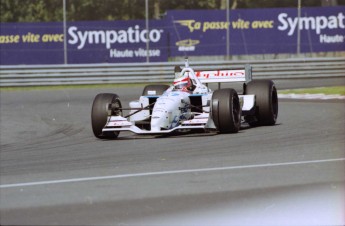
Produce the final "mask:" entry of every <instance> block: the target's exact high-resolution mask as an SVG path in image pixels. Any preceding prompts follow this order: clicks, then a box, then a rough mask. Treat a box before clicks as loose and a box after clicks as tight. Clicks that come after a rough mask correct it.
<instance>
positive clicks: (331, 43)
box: [166, 7, 345, 56]
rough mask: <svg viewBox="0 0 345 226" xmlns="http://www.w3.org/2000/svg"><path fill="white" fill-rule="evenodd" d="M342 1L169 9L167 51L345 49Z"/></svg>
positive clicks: (175, 53)
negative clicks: (302, 5)
mask: <svg viewBox="0 0 345 226" xmlns="http://www.w3.org/2000/svg"><path fill="white" fill-rule="evenodd" d="M344 18H345V7H315V8H302V10H301V18H300V20H299V22H298V17H297V9H292V8H276V9H238V10H231V11H230V20H229V23H227V21H226V11H225V10H188V13H186V11H183V10H180V11H168V13H167V17H166V20H167V22H168V23H169V28H170V46H171V49H170V51H171V56H183V55H197V56H201V55H226V53H227V51H226V50H227V49H226V48H227V44H226V43H227V42H226V38H227V32H229V36H230V48H229V52H230V54H231V55H244V54H278V53H296V51H297V44H298V41H297V36H298V28H300V50H301V53H306V52H329V51H344V50H345V41H344V38H345V20H344Z"/></svg>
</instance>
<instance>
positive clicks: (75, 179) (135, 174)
mask: <svg viewBox="0 0 345 226" xmlns="http://www.w3.org/2000/svg"><path fill="white" fill-rule="evenodd" d="M340 161H345V158H338V159H323V160H310V161H300V162H282V163H267V164H257V165H245V166H228V167H215V168H203V169H187V170H171V171H161V172H147V173H134V174H122V175H121V174H120V175H110V176H99V177H84V178H72V179H65V180H49V181H38V182H27V183H17V184H2V185H0V188H17V187H29V186H38V185H52V184H64V183H76V182H88V181H97V180H110V179H123V178H131V177H148V176H162V175H173V174H187V173H201V172H212V171H224V170H238V169H253V168H265V167H278V166H291V165H303V164H316V163H327V162H340Z"/></svg>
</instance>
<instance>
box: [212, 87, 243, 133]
mask: <svg viewBox="0 0 345 226" xmlns="http://www.w3.org/2000/svg"><path fill="white" fill-rule="evenodd" d="M211 103H212V104H211V114H212V116H211V117H212V119H213V122H214V124H215V126H216V128H217V130H218V131H219V132H220V133H237V132H238V131H239V130H240V127H241V105H240V100H239V97H238V95H237V92H236V91H235V90H234V89H231V88H228V89H220V90H216V91H214V92H213V95H212V102H211Z"/></svg>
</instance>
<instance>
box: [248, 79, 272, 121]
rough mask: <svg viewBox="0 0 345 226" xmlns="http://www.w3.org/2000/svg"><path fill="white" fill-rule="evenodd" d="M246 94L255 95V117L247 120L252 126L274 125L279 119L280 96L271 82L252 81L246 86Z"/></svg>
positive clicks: (249, 117)
mask: <svg viewBox="0 0 345 226" xmlns="http://www.w3.org/2000/svg"><path fill="white" fill-rule="evenodd" d="M245 94H254V95H255V107H256V109H255V117H254V118H253V117H252V116H247V117H246V118H245V119H246V120H247V121H248V123H249V125H251V126H270V125H274V124H275V123H276V121H277V117H278V94H277V89H276V87H275V84H274V82H273V81H271V80H257V81H251V82H249V83H248V84H247V86H246V91H245Z"/></svg>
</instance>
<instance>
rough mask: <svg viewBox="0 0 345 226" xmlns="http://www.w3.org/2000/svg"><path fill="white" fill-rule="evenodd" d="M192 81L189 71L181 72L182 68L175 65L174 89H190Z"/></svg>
mask: <svg viewBox="0 0 345 226" xmlns="http://www.w3.org/2000/svg"><path fill="white" fill-rule="evenodd" d="M192 85H193V84H192V81H191V79H190V78H189V72H184V73H183V74H182V73H181V69H180V68H179V67H178V68H176V67H175V79H174V89H177V90H182V91H190V90H191V88H192Z"/></svg>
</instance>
